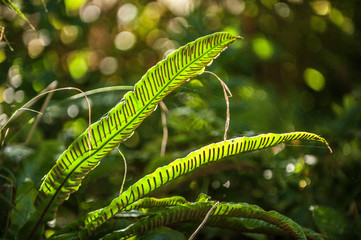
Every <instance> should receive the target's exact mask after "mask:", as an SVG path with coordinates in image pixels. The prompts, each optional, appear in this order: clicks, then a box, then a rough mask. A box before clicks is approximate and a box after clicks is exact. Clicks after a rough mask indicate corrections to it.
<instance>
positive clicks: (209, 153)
mask: <svg viewBox="0 0 361 240" xmlns="http://www.w3.org/2000/svg"><path fill="white" fill-rule="evenodd" d="M293 140H311V141H319V142H322V143H324V144H325V145H326V146H328V143H327V142H326V140H325V139H324V138H322V137H320V136H318V135H316V134H313V133H308V132H292V133H284V134H274V133H268V134H261V135H258V136H255V137H241V138H235V139H230V140H226V141H222V142H218V143H213V144H210V145H208V146H205V147H202V148H200V149H198V150H196V151H193V152H191V153H190V154H188V155H187V156H186V157H184V158H180V159H176V160H175V161H173V162H171V163H170V164H168V165H166V166H163V167H160V168H157V169H156V170H155V171H154V172H153V173H151V174H148V175H146V176H145V177H143V178H142V179H140V180H139V181H137V182H136V183H135V184H133V185H132V186H130V187H129V188H128V189H127V190H126V191H125V192H123V193H122V194H121V195H120V196H119V197H118V198H115V199H114V200H113V201H112V202H111V203H110V205H109V206H107V207H105V208H104V209H103V210H101V211H100V212H98V213H97V214H98V217H97V218H95V219H88V220H87V222H88V224H87V225H86V230H87V232H88V233H89V234H90V233H91V232H92V231H93V230H95V229H96V228H97V227H98V226H100V225H101V224H102V223H103V222H105V221H106V220H108V219H109V218H111V217H112V216H113V215H114V214H115V213H117V212H119V211H122V210H124V209H125V208H126V207H127V206H128V205H130V204H132V203H133V202H135V201H137V200H138V199H140V198H142V197H144V196H145V195H147V194H149V193H150V192H152V191H154V190H155V189H157V188H159V187H160V186H163V185H164V184H166V183H168V182H170V181H172V180H174V179H176V178H178V177H179V176H181V175H184V174H186V173H189V172H191V171H193V170H195V169H197V168H199V167H200V166H202V165H206V164H211V163H212V162H216V161H218V160H220V159H223V158H226V157H229V156H233V155H238V154H240V153H244V152H250V151H255V150H260V149H264V148H267V147H271V146H275V145H277V144H279V143H283V142H288V141H293Z"/></svg>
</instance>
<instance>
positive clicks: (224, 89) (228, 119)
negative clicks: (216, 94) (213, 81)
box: [204, 71, 232, 140]
mask: <svg viewBox="0 0 361 240" xmlns="http://www.w3.org/2000/svg"><path fill="white" fill-rule="evenodd" d="M204 72H205V73H209V74H212V75H213V76H215V77H216V78H217V79H218V81H219V82H220V83H221V85H222V88H223V93H224V99H225V100H226V105H227V117H226V122H225V126H224V136H223V140H226V139H227V132H228V129H229V122H230V118H231V117H230V116H231V114H230V111H229V100H228V97H232V93H231V91H230V90H229V88H228V86H227V85H226V84H225V83H224V82H223V81H222V79H220V78H219V77H218V76H217V74H215V73H213V72H209V71H204ZM227 93H228V94H229V95H228V94H227Z"/></svg>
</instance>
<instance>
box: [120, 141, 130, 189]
mask: <svg viewBox="0 0 361 240" xmlns="http://www.w3.org/2000/svg"><path fill="white" fill-rule="evenodd" d="M118 152H119V154H120V155H121V156H122V158H123V161H124V176H123V182H122V186H121V187H120V191H119V196H120V195H122V192H123V188H124V184H125V179H126V178H127V171H128V165H127V160H126V159H125V156H124V154H123V153H122V152H121V151H120V150H119V148H118Z"/></svg>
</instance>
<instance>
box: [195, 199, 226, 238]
mask: <svg viewBox="0 0 361 240" xmlns="http://www.w3.org/2000/svg"><path fill="white" fill-rule="evenodd" d="M218 204H219V201H217V202H216V203H215V204H214V205H213V206H212V207H211V209H209V211H208V213H207V215H206V216H205V217H204V219H203V221H202V222H201V224H200V225H199V226H198V227H197V229H196V230H195V231H194V233H193V234H192V235H191V236H190V237H189V239H188V240H193V239H194V238H195V236H196V235H197V233H198V232H199V231H200V230H201V228H202V227H203V226H204V224H206V222H207V220H208V218H209V216H210V215H211V213H212V212H213V211H214V209H215V208H216V207H217V205H218Z"/></svg>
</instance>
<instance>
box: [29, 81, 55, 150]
mask: <svg viewBox="0 0 361 240" xmlns="http://www.w3.org/2000/svg"><path fill="white" fill-rule="evenodd" d="M57 85H58V82H57V81H54V82H52V83H51V84H49V86H48V87H49V88H50V90H53V89H55V88H56V87H57ZM53 95H54V92H51V93H49V94H48V95H47V96H46V98H45V101H44V103H43V105H42V106H41V109H40V113H41V114H39V115H38V116H36V118H35V121H34V124H33V126H31V129H30V131H29V133H28V136H27V138H26V140H25V145H27V144H29V142H30V139H31V138H32V136H33V134H34V132H35V129H36V127H37V126H38V124H39V122H40V119H41V116H42V113H43V112H44V111H45V109H46V108H47V107H48V105H49V102H50V99H51V98H52V97H53Z"/></svg>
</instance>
